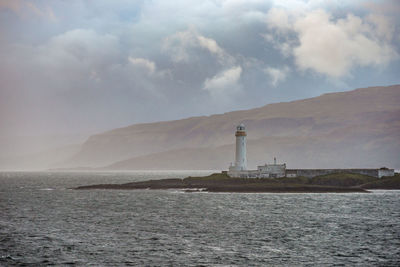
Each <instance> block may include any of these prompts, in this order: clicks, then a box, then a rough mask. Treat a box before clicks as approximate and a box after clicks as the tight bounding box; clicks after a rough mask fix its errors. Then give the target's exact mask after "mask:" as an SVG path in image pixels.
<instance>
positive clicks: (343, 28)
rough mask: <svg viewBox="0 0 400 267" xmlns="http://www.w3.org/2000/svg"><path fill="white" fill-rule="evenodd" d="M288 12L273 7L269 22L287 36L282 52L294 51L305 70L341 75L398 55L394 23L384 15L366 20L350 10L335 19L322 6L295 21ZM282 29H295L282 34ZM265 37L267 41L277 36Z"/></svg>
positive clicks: (380, 63) (384, 61) (293, 53)
mask: <svg viewBox="0 0 400 267" xmlns="http://www.w3.org/2000/svg"><path fill="white" fill-rule="evenodd" d="M285 12H286V11H285V10H279V11H277V10H273V9H272V10H271V14H270V19H269V20H268V22H269V24H268V25H269V27H271V28H272V29H276V30H277V32H276V34H277V35H278V36H280V38H283V40H284V41H283V48H284V49H283V48H282V49H280V50H281V51H282V53H283V54H284V55H286V56H287V55H288V54H291V55H293V56H294V60H295V63H296V65H297V67H298V68H299V69H301V70H308V69H309V70H313V71H316V72H319V73H323V74H326V75H328V76H332V77H340V76H344V75H347V74H348V73H349V72H350V71H351V69H352V68H354V67H355V66H371V65H372V66H378V65H385V64H387V63H388V62H390V61H391V60H393V59H395V58H397V57H398V54H397V52H396V50H395V48H394V47H393V46H392V45H391V44H390V40H391V38H392V36H393V27H391V26H390V24H389V23H388V21H387V19H386V18H385V17H383V16H381V15H380V16H372V15H371V16H369V17H368V18H366V19H364V20H363V19H362V18H360V17H358V16H355V15H352V14H348V15H347V17H346V18H342V19H338V20H334V19H332V16H331V15H330V14H329V13H328V12H326V11H324V10H320V9H319V10H312V11H309V12H305V13H303V14H301V15H296V16H292V20H293V22H291V23H287V22H288V19H287V18H286V16H288V17H290V16H291V14H290V12H288V13H286V15H284V13H285ZM277 14H279V16H278V15H277ZM279 17H280V18H279ZM288 25H289V26H288ZM282 29H284V30H285V32H287V31H291V33H289V34H287V33H284V34H282ZM282 35H286V36H284V37H282ZM293 36H295V38H296V39H295V40H293V38H294V37H293ZM264 37H265V39H266V40H267V41H271V40H273V38H274V37H273V36H272V37H271V36H270V35H264ZM275 46H277V44H276V43H275Z"/></svg>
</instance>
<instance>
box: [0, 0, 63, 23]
mask: <svg viewBox="0 0 400 267" xmlns="http://www.w3.org/2000/svg"><path fill="white" fill-rule="evenodd" d="M2 8H6V9H10V10H12V11H13V12H14V13H15V14H17V15H18V16H20V17H22V18H26V17H27V16H28V15H30V14H34V15H35V16H37V17H42V18H47V19H49V20H51V21H56V20H57V17H56V16H55V14H54V12H53V9H51V8H50V7H49V6H47V7H45V8H39V7H38V6H37V5H35V4H34V3H33V2H31V1H25V0H0V9H2Z"/></svg>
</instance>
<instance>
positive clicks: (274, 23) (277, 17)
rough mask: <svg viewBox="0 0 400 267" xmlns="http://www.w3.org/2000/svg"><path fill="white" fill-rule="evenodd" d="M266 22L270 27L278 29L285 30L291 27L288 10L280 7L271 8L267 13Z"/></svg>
mask: <svg viewBox="0 0 400 267" xmlns="http://www.w3.org/2000/svg"><path fill="white" fill-rule="evenodd" d="M267 24H268V26H269V27H271V28H276V29H278V30H280V31H287V30H291V29H292V25H291V23H289V14H288V11H286V10H284V9H281V8H271V9H270V10H269V11H268V13H267Z"/></svg>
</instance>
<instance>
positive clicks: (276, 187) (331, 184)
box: [74, 173, 400, 193]
mask: <svg viewBox="0 0 400 267" xmlns="http://www.w3.org/2000/svg"><path fill="white" fill-rule="evenodd" d="M74 189H76V190H89V189H117V190H139V189H151V190H165V189H178V190H183V191H185V192H232V193H233V192H237V193H353V192H359V193H367V192H368V190H367V189H400V174H396V175H395V176H393V177H382V178H380V179H379V178H375V177H371V176H366V175H361V174H353V173H337V174H328V175H321V176H316V177H313V178H308V177H296V178H286V177H284V178H255V179H247V178H231V177H229V176H228V175H227V174H226V173H215V174H212V175H209V176H205V177H187V178H184V179H178V178H177V179H161V180H149V181H140V182H132V183H125V184H98V185H87V186H80V187H77V188H74Z"/></svg>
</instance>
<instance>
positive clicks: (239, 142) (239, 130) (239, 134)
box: [234, 124, 247, 171]
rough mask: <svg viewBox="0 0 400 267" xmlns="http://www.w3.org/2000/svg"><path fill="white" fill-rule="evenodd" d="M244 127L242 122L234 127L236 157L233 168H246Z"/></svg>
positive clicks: (239, 169) (240, 169)
mask: <svg viewBox="0 0 400 267" xmlns="http://www.w3.org/2000/svg"><path fill="white" fill-rule="evenodd" d="M246 135H247V134H246V128H245V127H244V125H243V124H240V125H239V126H237V127H236V133H235V136H236V157H235V166H234V168H235V170H237V171H244V170H247V156H246Z"/></svg>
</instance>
